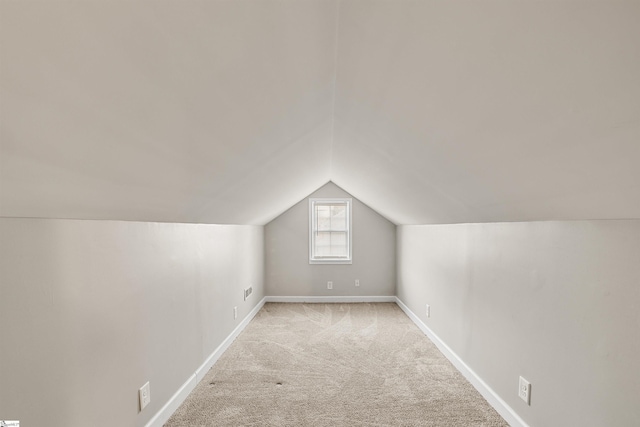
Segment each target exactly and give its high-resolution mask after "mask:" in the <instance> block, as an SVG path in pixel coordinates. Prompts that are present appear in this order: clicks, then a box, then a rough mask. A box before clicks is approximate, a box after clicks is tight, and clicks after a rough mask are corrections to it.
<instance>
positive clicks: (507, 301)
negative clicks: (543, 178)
mask: <svg viewBox="0 0 640 427" xmlns="http://www.w3.org/2000/svg"><path fill="white" fill-rule="evenodd" d="M398 296H399V298H400V299H401V300H402V301H403V302H404V303H405V304H406V305H408V306H409V308H410V309H411V310H412V311H413V312H414V313H415V314H417V315H418V316H419V317H420V318H421V320H422V321H423V322H425V324H426V325H427V326H428V327H429V328H431V329H432V330H433V331H434V332H435V333H436V334H437V335H438V336H439V337H440V338H441V339H442V340H443V341H444V342H445V343H446V344H447V345H448V346H449V347H451V349H453V351H454V352H455V353H457V354H458V356H460V357H461V358H462V360H463V361H464V362H465V363H467V365H469V367H471V369H472V370H474V371H475V372H476V373H477V374H478V375H479V376H480V377H481V378H482V379H483V380H484V381H485V382H486V383H487V384H488V385H489V386H490V387H491V388H492V389H493V390H494V391H496V392H497V393H498V394H499V395H500V397H502V399H504V400H505V401H506V402H507V404H508V405H509V406H511V407H512V408H513V409H514V410H515V411H516V412H517V413H518V414H519V415H520V416H521V417H522V418H523V419H524V420H525V421H526V422H527V423H529V424H530V425H531V426H585V427H586V426H593V427H596V426H631V425H640V409H638V404H637V400H638V396H640V369H639V368H638V354H640V311H639V310H638V303H639V302H640V221H638V220H630V221H582V222H580V221H576V222H530V223H498V224H467V225H443V226H402V227H398ZM425 304H430V305H431V317H430V318H426V316H425ZM519 375H522V376H523V377H525V378H526V379H528V380H529V381H530V382H531V384H532V394H531V406H527V405H526V404H525V403H524V402H523V401H521V400H519V398H518V396H517V387H518V377H519Z"/></svg>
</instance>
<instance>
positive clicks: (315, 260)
mask: <svg viewBox="0 0 640 427" xmlns="http://www.w3.org/2000/svg"><path fill="white" fill-rule="evenodd" d="M351 200H352V199H351V198H330V199H327V198H309V264H352V263H353V259H352V249H353V238H352V236H353V228H352V226H351V218H352V215H351V205H352V203H351ZM316 203H322V204H332V203H336V204H338V203H339V204H346V206H347V252H348V257H337V258H329V257H317V256H316V255H315V231H316V229H315V224H316V218H315V216H316V215H315V205H316Z"/></svg>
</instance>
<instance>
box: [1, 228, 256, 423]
mask: <svg viewBox="0 0 640 427" xmlns="http://www.w3.org/2000/svg"><path fill="white" fill-rule="evenodd" d="M263 236H264V234H263V227H258V226H218V225H195V224H163V223H143V222H118V221H78V220H50V219H9V218H0V313H1V322H0V346H1V347H0V358H1V360H0V384H1V386H0V416H2V417H5V418H6V419H19V420H21V421H22V423H23V424H24V425H31V426H45V425H46V426H50V427H56V426H111V425H113V424H114V420H117V424H118V425H123V426H142V425H144V424H145V423H146V422H147V421H149V419H150V418H151V417H152V416H153V415H154V414H155V413H156V412H157V411H158V410H159V409H160V408H161V407H162V405H163V404H164V403H165V402H167V400H168V399H169V398H170V397H171V396H172V395H173V393H175V392H176V391H177V390H178V388H179V387H180V386H181V385H182V384H183V383H184V382H185V381H186V380H187V379H188V378H189V376H191V375H193V373H194V372H195V370H196V369H197V368H198V367H199V366H200V365H201V364H202V363H203V362H204V360H205V359H206V357H207V356H209V355H210V354H211V353H212V351H213V350H214V349H215V348H216V347H217V346H218V345H219V344H220V343H221V342H222V341H223V340H224V338H226V337H227V336H228V335H229V334H230V333H231V332H232V330H233V329H234V328H235V327H236V325H237V324H238V323H239V322H240V321H241V320H242V319H243V318H244V317H245V316H246V315H247V314H248V313H249V311H250V310H251V309H252V308H253V307H254V306H255V305H256V304H257V303H258V302H259V301H260V300H261V299H262V297H263V294H264V292H263V289H264V286H263V274H264V265H263V260H264V252H263V251H264V241H263ZM250 284H251V285H253V288H254V293H253V295H252V296H251V297H250V299H249V300H248V301H247V302H244V301H243V298H242V288H243V287H246V286H249V285H250ZM233 306H238V309H239V315H238V319H237V320H234V319H233ZM146 381H150V385H151V403H150V405H149V406H147V408H145V410H144V411H143V412H141V413H139V410H138V397H137V393H138V388H139V387H140V386H142V385H143V384H144V383H145V382H146Z"/></svg>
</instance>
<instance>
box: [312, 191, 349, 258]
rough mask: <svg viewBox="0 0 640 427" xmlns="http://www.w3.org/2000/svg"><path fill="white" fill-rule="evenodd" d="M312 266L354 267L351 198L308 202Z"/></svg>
mask: <svg viewBox="0 0 640 427" xmlns="http://www.w3.org/2000/svg"><path fill="white" fill-rule="evenodd" d="M309 234H310V235H309V263H310V264H351V199H309Z"/></svg>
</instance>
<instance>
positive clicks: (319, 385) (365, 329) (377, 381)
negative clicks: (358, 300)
mask: <svg viewBox="0 0 640 427" xmlns="http://www.w3.org/2000/svg"><path fill="white" fill-rule="evenodd" d="M507 425H508V424H507V423H506V422H505V421H504V420H503V419H502V418H501V417H500V415H498V413H497V412H496V411H495V410H494V409H493V408H492V407H490V406H489V404H488V403H487V402H486V401H485V400H484V398H483V397H482V396H481V395H480V394H479V393H478V392H477V391H476V390H475V389H474V388H473V387H472V386H471V385H470V384H469V383H468V382H467V381H466V380H465V379H464V377H463V376H462V375H461V374H460V373H459V372H458V371H457V370H456V369H455V368H454V367H453V365H451V363H449V361H448V360H447V359H446V358H445V357H444V356H443V355H442V354H441V353H440V351H439V350H438V349H437V348H436V346H435V345H434V344H433V343H432V342H431V341H430V340H429V339H428V338H427V337H426V336H424V334H423V333H422V332H421V331H420V330H419V329H418V328H417V327H416V326H415V325H414V324H413V323H412V322H411V320H410V319H409V318H408V317H407V316H406V315H405V314H404V313H403V312H402V311H401V310H400V308H399V307H398V306H397V305H396V304H394V303H377V304H280V303H267V304H266V305H265V306H264V308H263V309H262V310H261V311H260V313H258V315H257V316H256V317H255V318H254V319H253V321H252V322H251V323H250V324H249V325H248V326H247V328H246V329H245V330H244V331H243V332H242V333H241V334H240V336H239V337H238V338H237V339H236V340H235V341H234V342H233V344H232V345H231V346H230V347H229V349H228V350H227V351H226V352H225V353H224V354H223V355H222V357H221V358H220V359H219V360H218V362H217V363H216V364H215V365H214V366H213V368H212V369H211V370H210V371H209V373H208V374H207V376H206V377H205V378H204V379H203V380H202V381H201V382H200V384H198V386H197V387H196V389H195V390H194V391H193V392H192V393H191V395H190V396H189V397H188V398H187V400H185V402H184V403H183V405H182V406H181V407H180V408H179V409H178V410H177V411H176V413H175V414H174V415H173V416H172V417H171V419H170V420H169V421H168V422H167V424H165V426H167V427H178V426H189V427H197V426H507Z"/></svg>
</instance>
